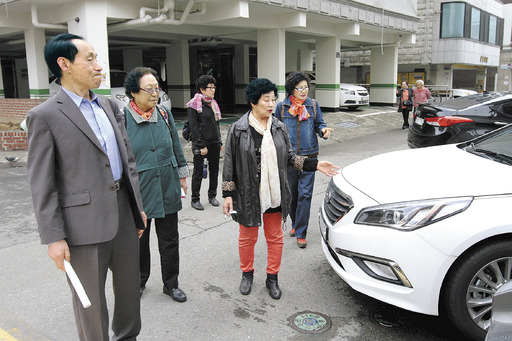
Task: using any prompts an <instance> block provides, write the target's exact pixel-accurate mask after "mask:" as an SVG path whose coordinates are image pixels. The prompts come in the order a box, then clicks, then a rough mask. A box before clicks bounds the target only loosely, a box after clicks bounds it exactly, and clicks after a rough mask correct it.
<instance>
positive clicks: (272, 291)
mask: <svg viewBox="0 0 512 341" xmlns="http://www.w3.org/2000/svg"><path fill="white" fill-rule="evenodd" d="M266 284H267V289H268V293H269V295H270V297H272V298H273V299H275V300H278V299H280V298H281V289H279V284H277V274H275V275H271V274H267V281H266Z"/></svg>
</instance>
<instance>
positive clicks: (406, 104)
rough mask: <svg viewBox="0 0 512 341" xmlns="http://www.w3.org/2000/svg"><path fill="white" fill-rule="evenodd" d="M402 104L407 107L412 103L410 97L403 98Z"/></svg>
mask: <svg viewBox="0 0 512 341" xmlns="http://www.w3.org/2000/svg"><path fill="white" fill-rule="evenodd" d="M402 104H403V105H405V106H407V107H408V106H411V105H412V101H411V100H410V99H408V100H405V101H404V102H403V103H402Z"/></svg>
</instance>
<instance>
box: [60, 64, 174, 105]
mask: <svg viewBox="0 0 512 341" xmlns="http://www.w3.org/2000/svg"><path fill="white" fill-rule="evenodd" d="M126 73H127V72H126V71H123V70H116V69H113V70H110V97H111V98H112V99H114V100H115V101H116V102H117V104H118V105H119V108H120V109H123V108H124V107H125V106H126V105H127V104H128V103H129V102H130V99H129V98H128V96H126V94H125V92H124V87H123V82H124V78H125V77H126ZM60 87H61V86H60V84H59V83H58V82H57V79H54V80H53V81H51V82H50V97H52V96H55V95H56V94H57V92H58V91H59V90H60ZM158 104H161V105H163V106H165V107H167V108H168V109H171V99H170V98H169V96H168V95H167V94H166V93H165V92H164V91H163V90H160V98H159V99H158Z"/></svg>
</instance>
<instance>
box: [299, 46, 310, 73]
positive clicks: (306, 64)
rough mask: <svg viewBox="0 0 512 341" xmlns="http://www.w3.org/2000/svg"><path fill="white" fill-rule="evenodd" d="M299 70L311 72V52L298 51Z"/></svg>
mask: <svg viewBox="0 0 512 341" xmlns="http://www.w3.org/2000/svg"><path fill="white" fill-rule="evenodd" d="M299 54H300V68H299V69H300V70H304V71H313V50H311V49H305V48H304V49H300V50H299Z"/></svg>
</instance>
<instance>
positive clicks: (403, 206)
mask: <svg viewBox="0 0 512 341" xmlns="http://www.w3.org/2000/svg"><path fill="white" fill-rule="evenodd" d="M472 201H473V197H459V198H445V199H431V200H421V201H409V202H401V203H393V204H385V205H378V206H371V207H367V208H364V209H362V210H361V211H360V212H359V214H358V215H357V217H356V219H355V221H354V223H355V224H365V225H374V226H382V227H389V228H393V229H397V230H400V231H412V230H415V229H418V228H421V227H424V226H427V225H430V224H433V223H436V222H438V221H440V220H443V219H445V218H448V217H451V216H453V215H455V214H458V213H460V212H463V211H464V210H466V209H467V208H468V207H469V205H470V204H471V202H472Z"/></svg>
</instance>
